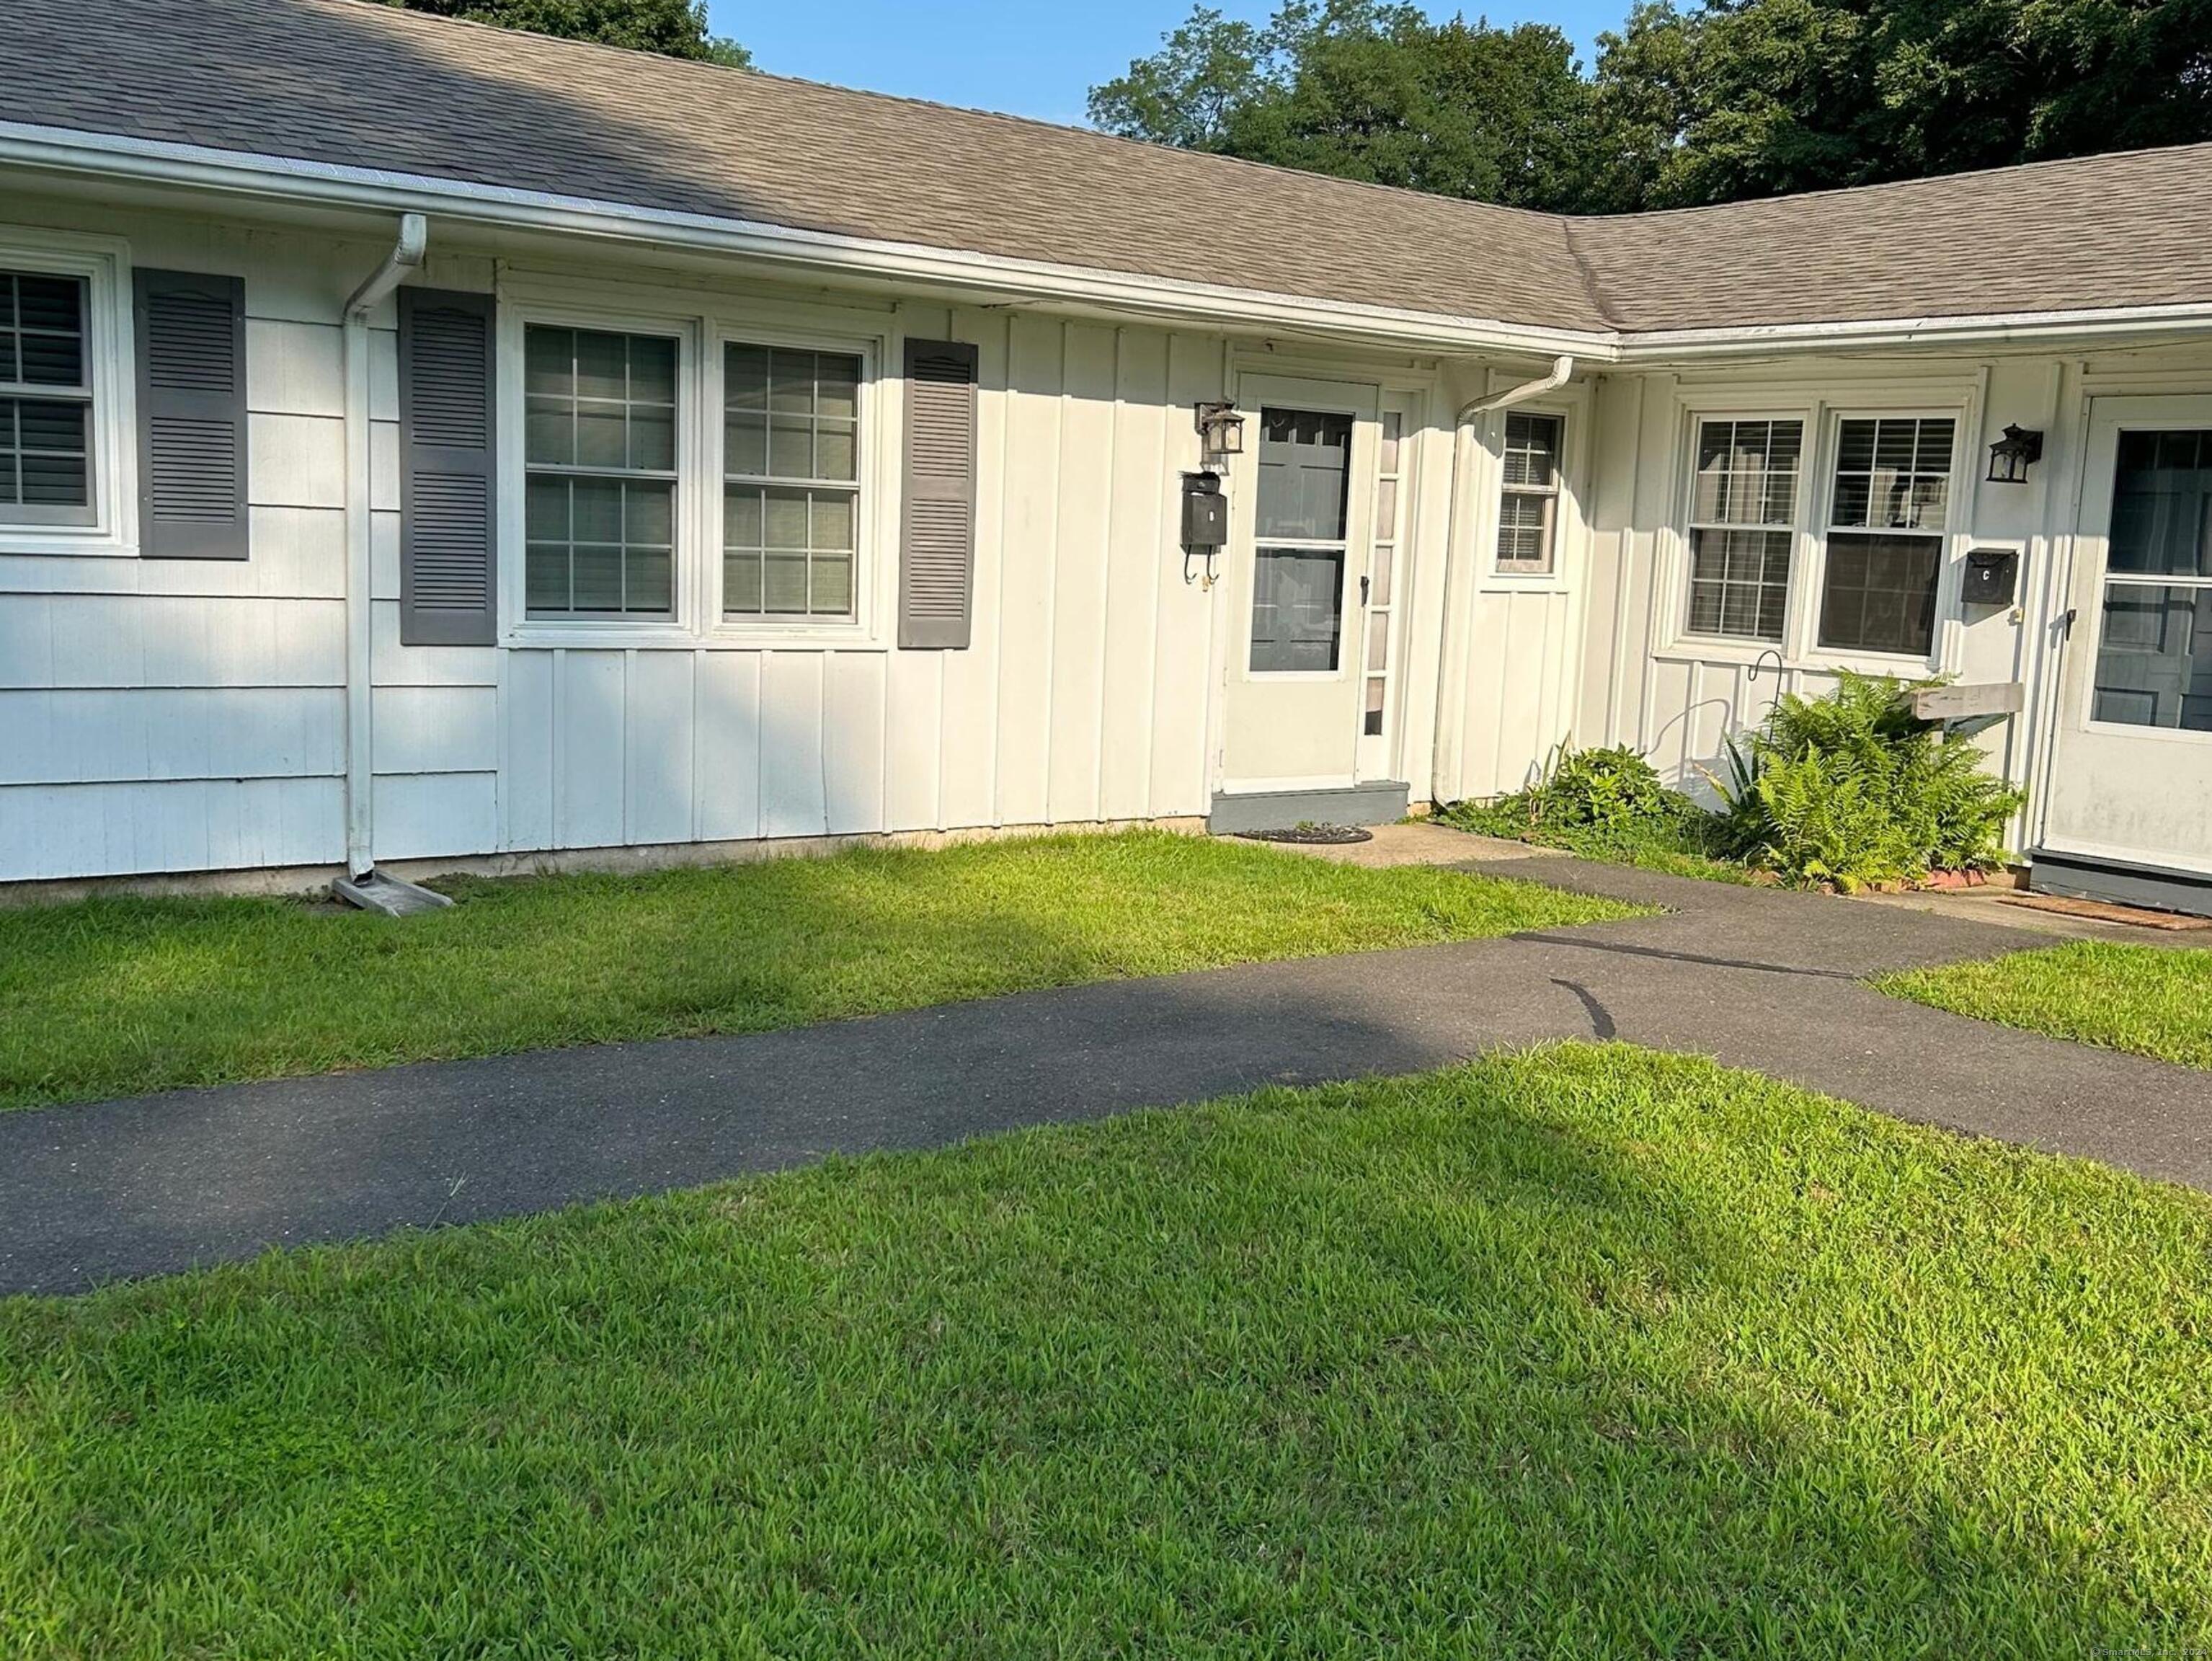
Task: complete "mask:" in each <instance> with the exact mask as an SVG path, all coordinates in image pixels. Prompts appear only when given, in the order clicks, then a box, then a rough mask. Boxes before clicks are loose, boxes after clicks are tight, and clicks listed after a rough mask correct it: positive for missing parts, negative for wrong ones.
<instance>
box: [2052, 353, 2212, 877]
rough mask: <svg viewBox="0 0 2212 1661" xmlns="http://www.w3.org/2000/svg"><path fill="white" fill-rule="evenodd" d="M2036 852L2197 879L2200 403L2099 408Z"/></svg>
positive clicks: (2209, 711) (2201, 769)
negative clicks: (2156, 868)
mask: <svg viewBox="0 0 2212 1661" xmlns="http://www.w3.org/2000/svg"><path fill="white" fill-rule="evenodd" d="M2068 603H2069V605H2071V606H2072V607H2073V608H2074V616H2073V621H2072V627H2071V629H2070V631H2069V634H2068V636H2067V641H2066V646H2065V651H2064V659H2063V671H2062V675H2061V688H2062V690H2061V695H2060V702H2059V707H2058V734H2057V746H2056V749H2055V751H2054V752H2053V755H2052V758H2051V784H2050V791H2049V794H2050V803H2049V807H2048V812H2047V814H2046V817H2045V824H2044V832H2043V846H2044V847H2045V849H2048V850H2049V851H2051V852H2052V853H2057V854H2070V855H2076V856H2078V857H2082V858H2087V859H2093V860H2108V861H2118V862H2121V863H2128V864H2140V865H2148V866H2163V867H2172V868H2174V869H2178V870H2183V871H2189V872H2203V873H2208V874H2212V397H2203V398H2117V399H2097V400H2096V402H2095V403H2094V404H2093V405H2092V406H2091V410H2090V423H2089V453H2088V469H2087V478H2086V482H2085V484H2084V488H2083V491H2082V497H2081V534H2080V536H2079V538H2077V540H2076V545H2075V563H2074V590H2073V593H2072V594H2071V595H2070V596H2069V601H2068Z"/></svg>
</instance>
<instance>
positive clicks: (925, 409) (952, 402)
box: [898, 340, 975, 651]
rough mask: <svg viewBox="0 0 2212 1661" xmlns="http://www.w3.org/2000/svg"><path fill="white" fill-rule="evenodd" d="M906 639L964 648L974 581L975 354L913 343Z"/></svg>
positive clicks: (942, 344) (955, 345) (902, 563)
mask: <svg viewBox="0 0 2212 1661" xmlns="http://www.w3.org/2000/svg"><path fill="white" fill-rule="evenodd" d="M905 520H906V523H905V526H904V527H903V533H902V535H901V537H900V538H899V641H898V643H899V644H900V645H901V646H903V647H909V648H921V649H931V648H934V649H939V650H944V649H948V648H949V649H951V650H953V651H964V650H966V649H967V646H968V636H969V613H970V611H971V610H972V607H971V605H970V604H969V599H970V593H971V591H972V590H973V588H974V587H975V348H974V347H973V346H969V345H964V344H961V343H960V342H957V341H951V340H909V341H908V342H907V343H906V502H905Z"/></svg>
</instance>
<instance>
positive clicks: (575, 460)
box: [523, 325, 677, 618]
mask: <svg viewBox="0 0 2212 1661" xmlns="http://www.w3.org/2000/svg"><path fill="white" fill-rule="evenodd" d="M676 383H677V343H676V341H675V340H673V339H672V338H667V337H665V336H660V335H625V334H609V333H603V332H599V331H597V330H591V329H563V328H550V327H544V326H537V325H532V326H531V327H530V329H529V330H528V331H527V332H526V364H525V369H524V391H525V399H524V408H523V417H524V424H525V440H524V455H525V460H526V465H527V468H528V474H529V480H528V487H527V502H526V513H525V520H526V535H527V540H528V547H527V550H526V578H525V586H526V590H527V602H528V606H529V610H530V612H531V614H532V616H534V617H556V618H557V617H624V618H629V617H660V618H665V617H669V616H671V615H673V613H674V611H675V609H676V577H675V548H676Z"/></svg>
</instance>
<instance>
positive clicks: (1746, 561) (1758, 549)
mask: <svg viewBox="0 0 2212 1661" xmlns="http://www.w3.org/2000/svg"><path fill="white" fill-rule="evenodd" d="M1804 449H1805V425H1804V423H1802V421H1774V420H1757V421H1739V420H1723V421H1701V422H1699V423H1698V451H1697V463H1698V469H1697V478H1696V481H1695V484H1694V485H1693V487H1692V493H1691V501H1690V604H1689V616H1688V619H1687V621H1688V629H1689V632H1690V633H1691V634H1693V635H1708V636H1717V637H1719V638H1723V639H1729V640H1751V641H1765V642H1775V643H1777V644H1778V643H1779V642H1781V640H1782V636H1783V630H1784V624H1786V622H1787V620H1788V617H1789V611H1790V547H1791V545H1792V543H1793V542H1794V541H1795V539H1796V522H1797V489H1798V479H1799V477H1800V472H1801V468H1802V461H1803V457H1804Z"/></svg>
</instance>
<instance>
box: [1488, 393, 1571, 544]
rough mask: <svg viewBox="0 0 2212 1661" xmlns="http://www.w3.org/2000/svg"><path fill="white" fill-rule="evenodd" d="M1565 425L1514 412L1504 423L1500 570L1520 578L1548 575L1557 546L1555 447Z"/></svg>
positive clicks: (1555, 418)
mask: <svg viewBox="0 0 2212 1661" xmlns="http://www.w3.org/2000/svg"><path fill="white" fill-rule="evenodd" d="M1565 431H1566V423H1565V422H1564V421H1563V420H1561V418H1560V417H1558V416H1553V415H1529V414H1526V413H1524V412H1522V411H1517V410H1516V411H1511V412H1510V413H1509V414H1508V415H1507V416H1506V417H1505V455H1504V484H1503V487H1502V489H1501V490H1500V493H1499V496H1498V569H1499V570H1501V571H1505V572H1510V573H1513V574H1516V575H1523V576H1541V575H1549V574H1550V572H1551V569H1552V564H1553V559H1554V557H1555V556H1556V550H1557V547H1558V545H1559V447H1560V443H1561V441H1562V439H1563V437H1564V436H1565Z"/></svg>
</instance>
